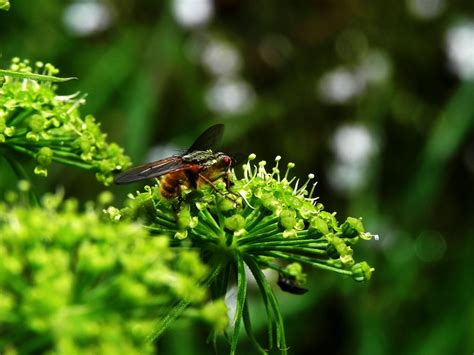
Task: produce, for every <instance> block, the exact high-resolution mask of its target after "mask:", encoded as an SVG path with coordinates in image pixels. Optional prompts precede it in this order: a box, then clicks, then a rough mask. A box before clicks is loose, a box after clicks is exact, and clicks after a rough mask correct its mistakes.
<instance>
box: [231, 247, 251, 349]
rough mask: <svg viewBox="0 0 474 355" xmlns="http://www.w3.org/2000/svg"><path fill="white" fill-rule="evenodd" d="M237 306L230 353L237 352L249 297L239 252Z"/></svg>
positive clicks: (237, 256)
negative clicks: (243, 314) (244, 311)
mask: <svg viewBox="0 0 474 355" xmlns="http://www.w3.org/2000/svg"><path fill="white" fill-rule="evenodd" d="M236 258H237V307H236V310H235V317H234V318H235V321H234V332H233V333H232V342H231V347H230V353H231V354H235V351H236V349H237V342H238V340H239V333H240V327H241V325H242V313H243V310H244V306H245V302H246V299H247V276H246V275H245V267H244V261H243V260H242V256H241V255H240V254H239V253H237V255H236Z"/></svg>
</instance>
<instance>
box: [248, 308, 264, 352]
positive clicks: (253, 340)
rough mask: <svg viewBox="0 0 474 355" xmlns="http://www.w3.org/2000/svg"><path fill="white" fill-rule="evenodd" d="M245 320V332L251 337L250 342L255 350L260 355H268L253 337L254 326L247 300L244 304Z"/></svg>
mask: <svg viewBox="0 0 474 355" xmlns="http://www.w3.org/2000/svg"><path fill="white" fill-rule="evenodd" d="M243 319H244V326H245V332H246V333H247V336H248V337H249V339H250V341H251V342H252V344H253V345H254V346H255V348H256V349H257V351H258V352H259V353H260V354H266V353H267V352H266V351H265V350H264V349H263V348H262V347H261V346H260V344H259V343H258V341H257V339H255V337H254V336H253V332H252V324H251V322H250V313H249V305H248V302H247V300H245V304H244V313H243Z"/></svg>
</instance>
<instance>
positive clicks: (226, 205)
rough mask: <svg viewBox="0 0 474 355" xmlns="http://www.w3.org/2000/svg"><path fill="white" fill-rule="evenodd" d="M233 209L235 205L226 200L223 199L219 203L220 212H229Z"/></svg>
mask: <svg viewBox="0 0 474 355" xmlns="http://www.w3.org/2000/svg"><path fill="white" fill-rule="evenodd" d="M234 209H235V204H234V202H233V201H231V200H230V199H228V198H223V199H222V200H221V201H220V202H219V210H220V211H222V212H229V211H232V210H234Z"/></svg>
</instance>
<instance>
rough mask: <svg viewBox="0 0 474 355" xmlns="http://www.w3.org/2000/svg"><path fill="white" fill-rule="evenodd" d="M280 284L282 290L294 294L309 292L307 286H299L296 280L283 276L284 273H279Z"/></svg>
mask: <svg viewBox="0 0 474 355" xmlns="http://www.w3.org/2000/svg"><path fill="white" fill-rule="evenodd" d="M277 284H278V286H280V289H281V290H282V291H285V292H288V293H292V294H294V295H302V294H304V293H306V292H308V289H307V288H304V287H301V286H299V285H298V284H297V283H296V281H295V280H293V279H290V278H288V277H285V276H283V275H282V274H279V275H278V282H277Z"/></svg>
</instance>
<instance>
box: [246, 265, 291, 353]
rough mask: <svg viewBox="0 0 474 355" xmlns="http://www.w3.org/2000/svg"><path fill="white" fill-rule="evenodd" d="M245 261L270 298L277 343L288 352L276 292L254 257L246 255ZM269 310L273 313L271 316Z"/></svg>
mask: <svg viewBox="0 0 474 355" xmlns="http://www.w3.org/2000/svg"><path fill="white" fill-rule="evenodd" d="M245 262H246V263H247V265H248V267H249V268H250V271H251V272H252V274H253V276H254V277H255V280H256V281H257V284H258V287H259V288H260V292H261V294H262V295H265V297H266V298H267V300H268V306H269V309H267V314H268V318H269V321H274V322H275V326H276V335H277V344H278V347H279V349H280V350H281V353H282V354H287V346H286V339H285V326H284V323H283V316H282V315H281V312H280V306H279V305H278V300H277V299H276V297H275V294H274V293H273V291H272V288H271V287H270V284H269V283H268V281H267V279H266V278H265V275H264V274H263V272H262V270H260V268H259V266H258V264H257V262H256V261H255V260H254V259H253V258H252V257H246V258H245ZM269 311H270V312H271V313H273V315H271V316H270V314H269Z"/></svg>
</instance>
